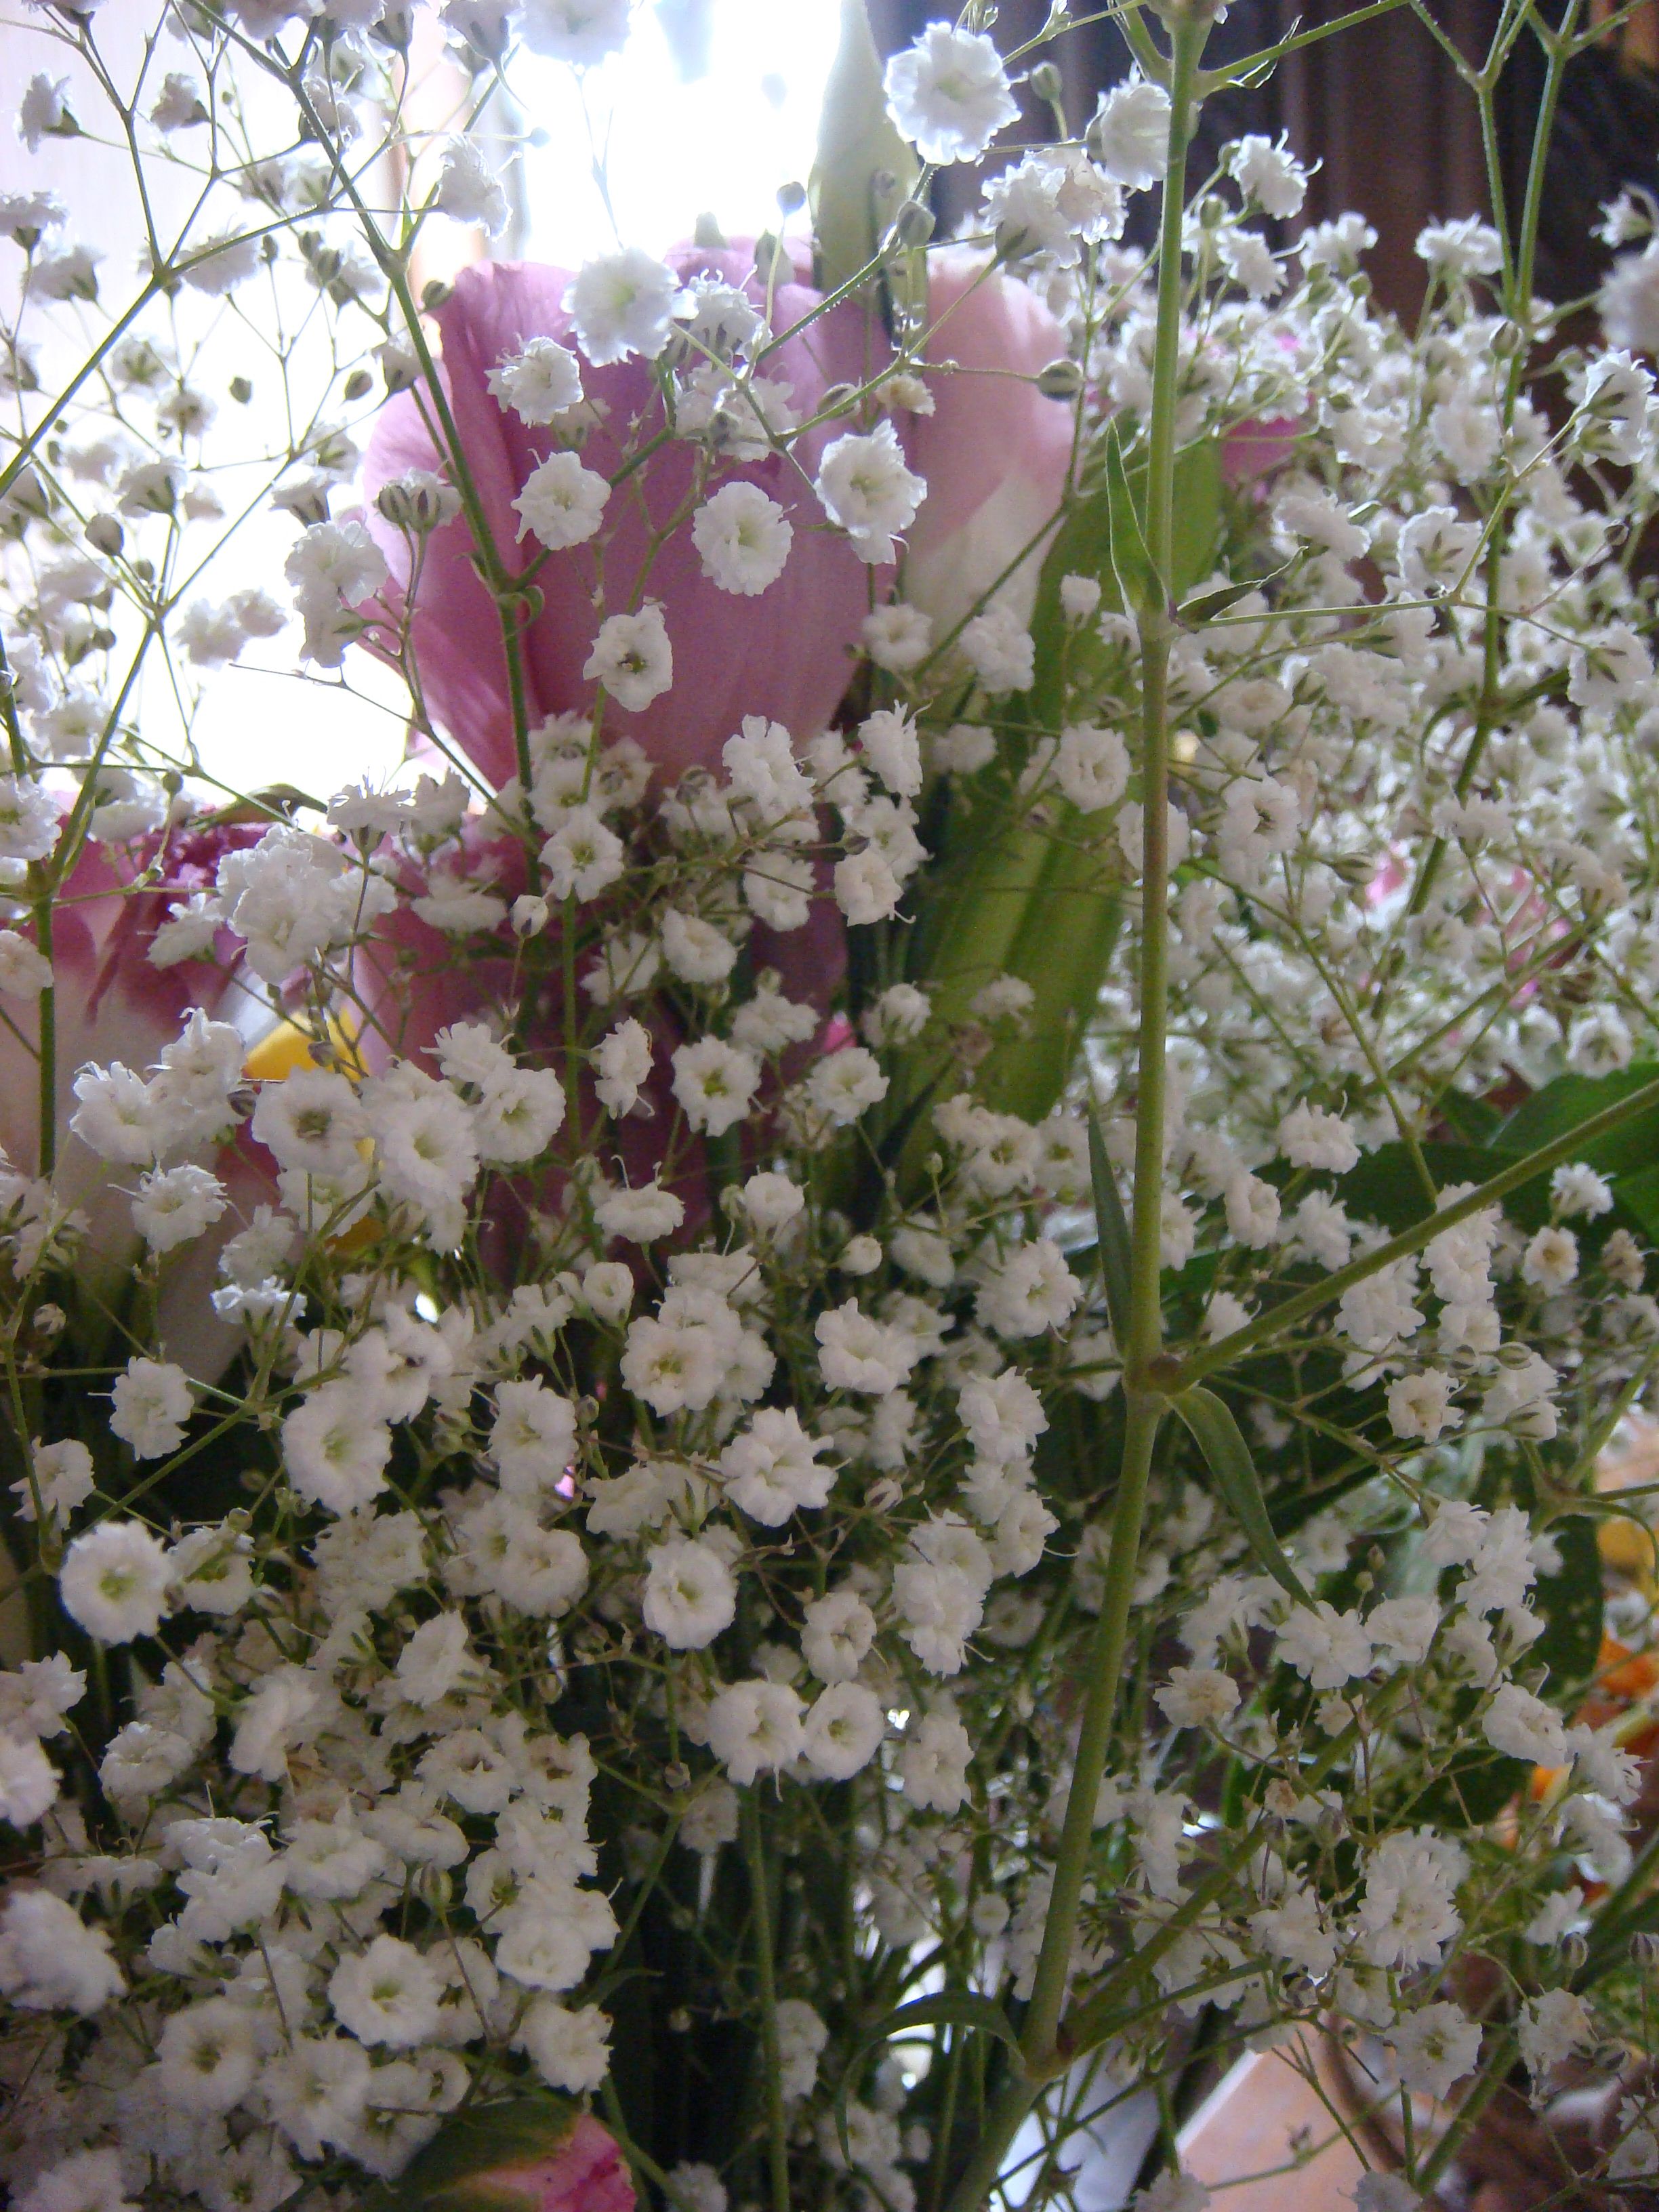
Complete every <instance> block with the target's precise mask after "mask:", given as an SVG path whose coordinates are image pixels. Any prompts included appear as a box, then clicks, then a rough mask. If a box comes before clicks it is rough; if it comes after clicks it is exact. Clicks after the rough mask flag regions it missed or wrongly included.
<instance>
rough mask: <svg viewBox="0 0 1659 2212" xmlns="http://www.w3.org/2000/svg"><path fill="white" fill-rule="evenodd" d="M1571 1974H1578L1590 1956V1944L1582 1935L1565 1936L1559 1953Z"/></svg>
mask: <svg viewBox="0 0 1659 2212" xmlns="http://www.w3.org/2000/svg"><path fill="white" fill-rule="evenodd" d="M1557 1955H1558V1957H1559V1959H1560V1961H1561V1963H1562V1965H1563V1966H1565V1968H1566V1970H1567V1972H1569V1973H1570V1974H1576V1973H1577V1972H1578V1970H1579V1968H1580V1967H1581V1966H1583V1963H1584V1961H1585V1960H1586V1959H1588V1958H1589V1944H1588V1943H1587V1942H1585V1941H1584V1939H1583V1936H1577V1935H1574V1936H1563V1937H1562V1938H1561V1942H1560V1947H1559V1951H1558V1953H1557Z"/></svg>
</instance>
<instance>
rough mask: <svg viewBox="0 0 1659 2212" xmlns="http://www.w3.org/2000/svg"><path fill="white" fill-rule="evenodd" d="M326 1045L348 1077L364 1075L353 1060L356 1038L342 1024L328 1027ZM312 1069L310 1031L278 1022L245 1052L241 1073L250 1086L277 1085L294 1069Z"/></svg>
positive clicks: (355, 1059) (355, 1051)
mask: <svg viewBox="0 0 1659 2212" xmlns="http://www.w3.org/2000/svg"><path fill="white" fill-rule="evenodd" d="M328 1041H329V1042H330V1043H331V1045H332V1046H333V1048H334V1052H335V1057H336V1059H337V1061H338V1064H339V1066H341V1067H342V1068H343V1070H344V1072H345V1073H347V1074H348V1075H365V1074H367V1073H368V1070H367V1069H366V1068H365V1067H364V1066H363V1064H362V1060H359V1059H358V1057H357V1041H356V1036H354V1035H353V1033H352V1032H351V1030H348V1029H347V1028H346V1027H345V1025H344V1024H343V1023H342V1022H338V1021H331V1022H330V1023H329V1025H328ZM314 1065H315V1063H314V1062H313V1059H312V1056H311V1033H310V1031H309V1030H302V1029H301V1027H300V1024H298V1023H297V1022H278V1023H277V1024H276V1028H275V1029H273V1030H266V1031H265V1034H264V1036H262V1037H261V1038H260V1040H259V1042H258V1044H256V1045H255V1046H254V1047H253V1048H252V1050H251V1051H250V1052H249V1054H248V1056H247V1058H246V1060H244V1061H243V1063H242V1073H243V1074H244V1075H246V1077H247V1078H248V1079H249V1080H250V1081H251V1082H253V1083H280V1082H282V1081H283V1078H284V1077H286V1076H289V1075H292V1074H293V1073H295V1070H296V1069H298V1068H301V1067H310V1066H314Z"/></svg>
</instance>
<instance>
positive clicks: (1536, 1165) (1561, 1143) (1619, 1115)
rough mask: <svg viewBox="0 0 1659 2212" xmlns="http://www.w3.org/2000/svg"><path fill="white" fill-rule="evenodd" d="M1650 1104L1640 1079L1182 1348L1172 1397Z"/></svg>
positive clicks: (1651, 1089) (1650, 1087)
mask: <svg viewBox="0 0 1659 2212" xmlns="http://www.w3.org/2000/svg"><path fill="white" fill-rule="evenodd" d="M1653 1106H1659V1081H1655V1082H1652V1083H1644V1085H1642V1087H1641V1089H1640V1090H1639V1091H1632V1092H1631V1093H1630V1094H1629V1096H1628V1097H1625V1098H1621V1099H1620V1101H1619V1103H1617V1105H1614V1106H1607V1107H1604V1108H1603V1109H1602V1110H1601V1113H1599V1114H1592V1115H1591V1116H1590V1118H1589V1121H1581V1122H1579V1124H1578V1126H1577V1127H1576V1128H1573V1129H1569V1130H1568V1131H1567V1132H1566V1133H1565V1135H1564V1136H1559V1137H1557V1138H1555V1139H1553V1141H1552V1142H1551V1143H1549V1144H1547V1145H1541V1146H1539V1148H1538V1150H1537V1151H1536V1152H1528V1154H1527V1156H1526V1158H1524V1159H1521V1160H1517V1161H1516V1163H1515V1165H1514V1166H1513V1167H1508V1168H1505V1169H1504V1170H1503V1171H1502V1173H1501V1174H1498V1175H1495V1176H1488V1178H1487V1179H1486V1182H1483V1183H1481V1184H1480V1185H1479V1186H1478V1187H1477V1188H1475V1189H1474V1190H1471V1191H1468V1192H1467V1193H1466V1194H1464V1196H1463V1197H1462V1198H1459V1199H1455V1200H1453V1201H1452V1203H1451V1204H1450V1205H1449V1206H1442V1207H1441V1209H1440V1211H1439V1212H1437V1213H1431V1214H1428V1215H1426V1216H1425V1218H1424V1219H1423V1220H1421V1221H1419V1222H1417V1223H1415V1224H1414V1225H1413V1226H1412V1227H1411V1228H1410V1229H1402V1230H1401V1232H1400V1234H1399V1235H1398V1236H1397V1237H1389V1241H1388V1243H1386V1244H1379V1245H1377V1246H1376V1249H1375V1250H1373V1251H1370V1252H1368V1253H1367V1254H1366V1255H1365V1256H1364V1258H1363V1259H1360V1260H1353V1261H1350V1262H1349V1264H1348V1265H1347V1266H1346V1267H1339V1268H1338V1269H1337V1270H1336V1272H1335V1273H1334V1274H1331V1275H1327V1276H1326V1278H1325V1279H1324V1281H1323V1282H1322V1283H1312V1284H1310V1285H1309V1287H1308V1288H1307V1289H1306V1290H1305V1291H1297V1293H1296V1295H1295V1297H1289V1298H1286V1299H1285V1302H1284V1304H1282V1305H1277V1306H1274V1307H1273V1308H1271V1310H1269V1311H1268V1312H1267V1313H1264V1314H1259V1315H1258V1316H1256V1318H1255V1320H1254V1321H1252V1322H1246V1323H1245V1325H1244V1327H1243V1328H1236V1329H1235V1330H1234V1331H1233V1333H1232V1334H1231V1336H1224V1337H1223V1338H1222V1339H1221V1340H1220V1342H1219V1343H1218V1344H1212V1345H1210V1346H1207V1347H1206V1349H1205V1350H1204V1351H1202V1352H1191V1353H1189V1354H1188V1357H1187V1358H1185V1359H1183V1360H1182V1363H1181V1365H1180V1367H1179V1369H1178V1370H1176V1372H1175V1373H1174V1374H1173V1375H1171V1376H1169V1377H1168V1378H1167V1381H1166V1383H1165V1387H1166V1389H1167V1390H1168V1392H1169V1394H1170V1395H1171V1396H1174V1395H1176V1394H1178V1393H1179V1392H1181V1391H1182V1390H1185V1389H1189V1388H1190V1387H1191V1386H1192V1384H1193V1383H1201V1382H1202V1381H1203V1380H1204V1377H1205V1376H1206V1375H1214V1374H1218V1373H1219V1372H1220V1371H1221V1370H1223V1369H1224V1368H1228V1367H1231V1365H1232V1364H1233V1363H1234V1362H1235V1361H1236V1360H1238V1359H1242V1358H1243V1356H1244V1354H1245V1353H1246V1352H1254V1351H1255V1348H1256V1346H1258V1345H1260V1344H1264V1343H1266V1342H1267V1341H1268V1340H1270V1339H1272V1338H1273V1337H1276V1336H1280V1335H1282V1334H1284V1332H1285V1330H1286V1329H1288V1328H1295V1327H1296V1325H1297V1322H1304V1321H1306V1320H1307V1318H1308V1316H1310V1314H1316V1313H1318V1312H1320V1311H1321V1310H1322V1309H1323V1308H1324V1307H1326V1306H1328V1305H1330V1304H1333V1303H1334V1301H1335V1300H1336V1299H1338V1298H1340V1297H1341V1296H1342V1294H1343V1292H1344V1291H1347V1290H1352V1287H1353V1285H1355V1284H1356V1283H1363V1282H1364V1280H1365V1279H1366V1278H1367V1276H1370V1275H1374V1274H1376V1272H1377V1271H1378V1269H1379V1268H1382V1267H1392V1266H1393V1264H1394V1262H1395V1261H1396V1260H1404V1259H1407V1258H1408V1257H1409V1256H1410V1255H1411V1254H1413V1252H1420V1251H1421V1250H1422V1249H1423V1247H1424V1246H1425V1244H1427V1243H1430V1242H1431V1240H1432V1239H1433V1238H1435V1237H1437V1236H1438V1235H1439V1234H1440V1232H1441V1231H1442V1230H1443V1229H1451V1228H1454V1227H1455V1225H1456V1224H1457V1223H1458V1222H1460V1221H1467V1220H1468V1218H1469V1216H1470V1214H1472V1213H1480V1212H1482V1211H1483V1210H1484V1209H1485V1208H1486V1206H1495V1205H1496V1204H1497V1203H1498V1200H1500V1199H1504V1198H1507V1197H1508V1196H1509V1194H1510V1192H1511V1191H1512V1190H1519V1189H1520V1188H1521V1187H1522V1184H1524V1183H1529V1182H1533V1181H1534V1178H1535V1177H1537V1176H1541V1175H1543V1174H1546V1173H1547V1171H1548V1170H1549V1169H1551V1168H1553V1167H1559V1165H1560V1164H1561V1162H1562V1161H1563V1160H1571V1159H1577V1158H1580V1157H1581V1156H1582V1155H1583V1150H1584V1148H1585V1146H1587V1145H1590V1144H1593V1143H1594V1142H1595V1139H1597V1138H1598V1137H1605V1136H1607V1135H1609V1134H1610V1133H1611V1132H1612V1131H1613V1130H1614V1129H1618V1128H1622V1127H1623V1126H1624V1124H1625V1123H1626V1121H1632V1120H1633V1119H1634V1117H1635V1116H1636V1115H1638V1114H1644V1113H1645V1112H1646V1111H1647V1110H1648V1109H1649V1108H1650V1107H1653Z"/></svg>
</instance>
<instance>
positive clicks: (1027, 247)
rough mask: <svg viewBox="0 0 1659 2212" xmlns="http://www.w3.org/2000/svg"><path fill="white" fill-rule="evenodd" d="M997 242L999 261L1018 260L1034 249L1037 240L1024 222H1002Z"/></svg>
mask: <svg viewBox="0 0 1659 2212" xmlns="http://www.w3.org/2000/svg"><path fill="white" fill-rule="evenodd" d="M996 243H997V259H998V260H999V261H1018V260H1019V259H1020V258H1022V257H1023V256H1024V255H1025V254H1027V253H1030V252H1031V251H1032V250H1033V249H1034V247H1035V246H1036V239H1035V238H1033V237H1032V235H1031V234H1030V230H1028V229H1027V228H1026V227H1025V225H1024V223H1023V222H1000V223H999V224H998V225H997V240H996Z"/></svg>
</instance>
